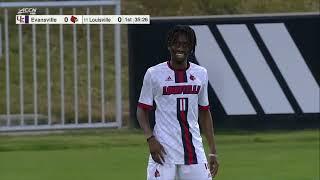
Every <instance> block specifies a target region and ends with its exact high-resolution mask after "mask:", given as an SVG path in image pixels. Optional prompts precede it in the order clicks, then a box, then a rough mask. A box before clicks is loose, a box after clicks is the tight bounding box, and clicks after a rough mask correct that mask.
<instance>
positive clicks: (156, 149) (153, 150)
mask: <svg viewBox="0 0 320 180" xmlns="http://www.w3.org/2000/svg"><path fill="white" fill-rule="evenodd" d="M148 143H149V150H150V154H151V157H152V159H153V160H154V161H155V162H156V163H159V164H161V165H163V163H164V155H165V154H166V152H165V151H164V148H163V146H162V145H161V144H160V143H159V141H158V140H157V139H156V138H155V137H153V138H151V139H150V140H149V141H148Z"/></svg>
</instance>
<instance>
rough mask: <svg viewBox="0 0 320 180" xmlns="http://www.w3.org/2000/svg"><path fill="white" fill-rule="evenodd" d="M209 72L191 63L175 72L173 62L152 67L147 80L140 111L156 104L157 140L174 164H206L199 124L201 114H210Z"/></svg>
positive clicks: (145, 77)
mask: <svg viewBox="0 0 320 180" xmlns="http://www.w3.org/2000/svg"><path fill="white" fill-rule="evenodd" d="M207 87H208V76H207V70H206V69H205V68H203V67H201V66H198V65H196V64H193V63H188V68H187V69H186V70H174V69H173V68H172V67H171V66H170V63H169V62H164V63H160V64H158V65H156V66H153V67H150V68H149V69H148V70H147V72H146V74H145V76H144V80H143V86H142V89H141V94H140V98H139V103H138V107H140V108H144V109H152V108H153V107H152V106H153V101H154V102H155V104H156V107H155V108H156V111H155V122H156V124H155V127H154V130H153V134H154V136H155V137H156V138H157V140H158V141H159V142H160V143H161V144H162V145H163V147H164V149H165V151H166V153H167V155H166V156H165V162H166V163H171V164H197V163H206V162H207V160H206V156H205V152H204V148H203V144H202V138H201V135H200V129H199V124H198V111H199V110H208V109H209V102H208V91H207Z"/></svg>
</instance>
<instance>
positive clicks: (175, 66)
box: [169, 60, 188, 70]
mask: <svg viewBox="0 0 320 180" xmlns="http://www.w3.org/2000/svg"><path fill="white" fill-rule="evenodd" d="M169 63H170V66H171V67H172V68H173V69H175V70H185V69H187V68H188V62H187V61H183V62H181V63H180V62H176V61H173V60H170V61H169Z"/></svg>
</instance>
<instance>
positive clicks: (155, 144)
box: [137, 107, 166, 165]
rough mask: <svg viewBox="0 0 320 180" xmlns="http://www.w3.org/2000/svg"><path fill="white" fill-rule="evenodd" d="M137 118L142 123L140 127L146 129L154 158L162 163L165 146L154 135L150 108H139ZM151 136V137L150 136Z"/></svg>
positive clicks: (145, 132)
mask: <svg viewBox="0 0 320 180" xmlns="http://www.w3.org/2000/svg"><path fill="white" fill-rule="evenodd" d="M137 118H138V121H139V124H140V127H141V128H142V129H143V131H144V135H145V137H146V139H148V145H149V151H150V154H151V157H152V159H153V160H154V161H155V162H156V163H159V164H161V165H163V162H164V155H165V154H166V152H165V150H164V148H163V146H162V145H161V144H160V143H159V141H158V140H157V139H156V138H155V137H151V136H152V130H151V128H150V123H149V110H147V109H142V108H139V107H138V108H137ZM150 137H151V138H150Z"/></svg>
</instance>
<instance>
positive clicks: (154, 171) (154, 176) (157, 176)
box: [147, 161, 212, 180]
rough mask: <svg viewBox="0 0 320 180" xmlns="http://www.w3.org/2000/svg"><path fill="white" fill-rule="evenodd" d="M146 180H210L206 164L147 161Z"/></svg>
mask: <svg viewBox="0 0 320 180" xmlns="http://www.w3.org/2000/svg"><path fill="white" fill-rule="evenodd" d="M147 180H212V177H211V174H210V170H209V168H208V166H207V164H205V163H202V164H191V165H184V164H163V165H161V164H158V163H156V162H154V161H149V163H148V168H147Z"/></svg>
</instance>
